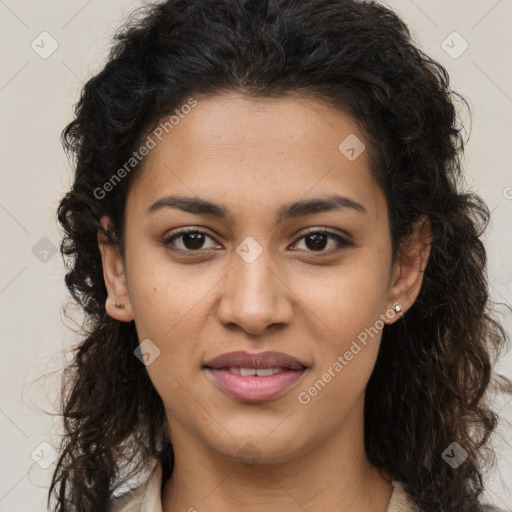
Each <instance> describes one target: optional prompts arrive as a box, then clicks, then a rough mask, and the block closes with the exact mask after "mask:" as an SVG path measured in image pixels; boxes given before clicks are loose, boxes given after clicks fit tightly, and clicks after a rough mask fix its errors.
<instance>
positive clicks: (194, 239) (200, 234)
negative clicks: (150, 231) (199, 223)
mask: <svg viewBox="0 0 512 512" xmlns="http://www.w3.org/2000/svg"><path fill="white" fill-rule="evenodd" d="M179 239H181V244H178V245H176V244H175V240H179ZM207 239H210V240H213V238H212V237H210V236H209V235H208V234H206V233H205V232H204V231H199V230H198V229H183V230H181V231H178V232H177V233H175V234H173V235H171V236H169V237H166V238H165V239H164V240H163V241H162V243H163V244H164V245H165V246H167V247H168V248H169V249H170V250H171V251H181V252H198V251H200V250H201V249H205V247H204V243H205V241H206V240H207ZM180 245H181V246H180ZM172 246H174V248H173V247H172ZM211 248H212V247H206V249H211Z"/></svg>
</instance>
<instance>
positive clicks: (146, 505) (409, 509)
mask: <svg viewBox="0 0 512 512" xmlns="http://www.w3.org/2000/svg"><path fill="white" fill-rule="evenodd" d="M392 485H393V492H392V494H391V500H390V502H389V505H388V508H387V509H386V512H417V509H415V508H414V507H413V506H412V505H411V503H410V501H409V499H408V498H407V495H406V494H405V492H404V490H403V488H402V485H401V484H400V482H397V481H394V480H393V482H392ZM161 489H162V466H161V464H160V462H158V463H157V464H156V465H155V468H154V469H153V472H152V473H151V475H150V477H149V478H148V480H147V482H146V484H145V485H141V486H140V487H138V488H137V489H135V490H133V491H131V492H129V493H128V494H125V495H123V496H121V497H119V498H118V499H117V500H115V501H114V504H113V507H112V512H162V498H161ZM192 510H193V508H192Z"/></svg>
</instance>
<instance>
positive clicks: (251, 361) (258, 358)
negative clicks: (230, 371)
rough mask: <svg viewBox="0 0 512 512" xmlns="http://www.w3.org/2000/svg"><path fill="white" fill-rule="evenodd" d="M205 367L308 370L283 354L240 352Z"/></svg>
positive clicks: (225, 356) (217, 358) (226, 355)
mask: <svg viewBox="0 0 512 512" xmlns="http://www.w3.org/2000/svg"><path fill="white" fill-rule="evenodd" d="M204 366H205V367H208V368H214V369H220V368H255V369H258V368H262V369H264V368H290V369H291V370H303V369H304V368H307V366H306V365H304V364H302V363H301V362H300V361H299V360H298V359H296V358H295V357H292V356H289V355H288V354H283V353H281V352H271V351H267V352H259V353H257V354H254V353H250V352H245V351H243V350H239V351H237V352H228V353H226V354H222V355H220V356H218V357H216V358H215V359H211V360H210V361H208V362H207V363H205V364H204Z"/></svg>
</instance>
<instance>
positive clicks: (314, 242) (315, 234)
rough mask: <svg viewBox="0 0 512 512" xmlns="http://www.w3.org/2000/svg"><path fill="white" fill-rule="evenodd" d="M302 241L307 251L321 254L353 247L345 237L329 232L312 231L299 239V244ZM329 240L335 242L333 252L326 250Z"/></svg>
mask: <svg viewBox="0 0 512 512" xmlns="http://www.w3.org/2000/svg"><path fill="white" fill-rule="evenodd" d="M301 240H304V245H305V246H306V250H307V251H310V252H320V253H331V252H335V251H336V250H337V249H338V250H339V249H343V248H345V247H349V246H351V245H352V244H351V243H350V242H348V241H347V240H345V239H344V238H343V237H341V236H339V235H337V234H335V233H331V232H329V231H310V232H309V233H307V234H305V235H304V236H302V237H301V238H299V240H298V242H300V241H301ZM329 240H333V241H334V242H335V244H334V248H333V249H331V250H325V248H326V246H327V245H328V242H329ZM296 243H297V242H296ZM336 245H337V247H336Z"/></svg>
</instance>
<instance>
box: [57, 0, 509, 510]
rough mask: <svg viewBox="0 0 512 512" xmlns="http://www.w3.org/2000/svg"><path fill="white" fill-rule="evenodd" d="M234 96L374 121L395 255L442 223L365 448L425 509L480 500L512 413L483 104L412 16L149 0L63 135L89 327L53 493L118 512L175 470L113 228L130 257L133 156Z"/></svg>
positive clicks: (75, 267) (381, 386)
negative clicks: (478, 149) (493, 398)
mask: <svg viewBox="0 0 512 512" xmlns="http://www.w3.org/2000/svg"><path fill="white" fill-rule="evenodd" d="M227 91H236V92H241V93H243V94H245V95H247V96H248V97H256V98H260V97H261V98H263V97H271V96H272V97H280V96H283V95H285V94H287V93H302V94H304V95H309V96H310V97H314V98H317V99H319V100H322V101H324V102H327V104H329V105H331V106H332V108H333V109H340V110H341V111H344V112H346V113H349V114H350V115H351V116H353V117H354V118H355V119H357V120H358V121H359V122H360V124H361V126H362V127H363V128H364V130H365V131H366V134H367V142H368V146H369V148H370V149H371V155H372V159H371V160H372V169H371V170H372V173H373V175H374V177H375V179H376V180H377V182H378V183H379V185H380V186H381V187H382V189H383V191H384V192H385V195H386V199H387V204H388V211H389V220H390V229H391V239H392V242H393V244H392V249H393V257H394V258H396V257H398V255H399V251H400V243H401V242H402V241H403V240H404V239H405V238H406V237H407V236H408V235H409V234H410V233H411V226H412V225H413V223H414V221H415V220H417V219H419V218H420V217H421V216H425V217H426V218H428V220H429V221H430V224H431V228H432V234H433V240H432V245H431V252H430V259H429V262H428V265H427V267H426V269H425V271H424V280H423V285H422V288H421V291H420V294H419V296H418V298H417V300H416V302H415V304H414V305H413V306H412V307H411V308H410V310H409V311H407V313H406V314H405V317H404V318H403V319H402V320H400V321H398V322H395V323H394V324H392V325H386V326H385V327H384V330H383V334H382V341H381V347H380V351H379V355H378V359H377V363H376V366H375V368H374V371H373V373H372V375H371V378H370V380H369V383H368V386H367V389H366V401H365V432H364V436H365V446H366V452H367V456H368V458H369V460H370V461H371V463H372V464H374V465H375V466H376V467H379V468H383V469H385V470H387V471H388V472H389V473H390V474H391V475H392V476H393V477H394V478H395V479H397V480H399V481H401V482H402V484H403V486H404V488H405V490H406V492H407V493H408V495H409V496H410V498H411V499H412V500H413V501H414V502H415V503H416V504H417V505H418V506H419V507H420V509H421V510H422V511H432V512H460V511H462V510H464V511H474V510H480V506H479V504H478V497H479V495H480V494H481V493H482V491H483V482H482V470H483V468H484V466H485V465H487V464H489V457H488V455H489V454H491V452H492V451H491V450H490V449H489V448H488V445H489V438H490V435H491V433H492V432H493V430H494V429H495V427H496V425H497V420H498V415H497V412H496V411H494V410H493V409H492V408H491V406H490V404H489V403H488V397H487V393H486V391H488V390H490V389H491V387H492V386H491V384H492V383H495V384H496V387H498V388H505V384H506V385H507V386H508V391H510V390H511V385H512V384H511V383H510V381H508V380H507V379H504V378H503V379H502V380H500V379H498V378H496V379H495V378H493V373H492V366H493V364H494V362H495V360H496V359H497V357H499V356H500V355H501V353H502V352H503V349H504V348H505V347H506V345H507V337H506V333H505V331H504V329H503V327H502V325H501V324H500V323H499V322H498V321H497V319H496V318H495V310H494V307H495V305H494V304H492V303H491V301H490V299H489V296H488V281H487V277H486V251H485V248H484V245H483V242H482V240H481V237H482V233H483V231H484V230H485V228H486V225H487V223H488V220H489V211H488V208H487V207H486V205H485V204H484V202H483V201H482V200H481V198H480V197H479V196H478V195H477V194H475V193H472V192H469V191H467V190H465V184H464V177H463V174H462V170H461V167H462V166H461V155H462V154H463V150H464V144H465V143H466V140H465V138H464V135H463V134H464V127H463V126H462V124H461V122H460V116H459V115H458V113H457V105H460V106H461V107H464V106H465V107H466V108H469V107H468V105H467V102H466V101H465V99H464V98H463V97H462V96H461V95H460V94H458V93H455V92H454V91H452V90H451V88H450V84H449V76H448V74H447V72H446V70H445V69H444V68H443V67H442V66H441V65H440V64H439V63H437V62H435V61H433V60H432V59H431V58H429V57H428V56H427V55H425V54H424V53H423V52H422V51H421V50H420V49H418V48H417V47H416V46H415V45H414V44H413V42H412V39H411V35H410V32H409V30H408V28H407V27H406V25H405V24H404V23H403V21H402V20H401V19H400V18H399V17H398V16H397V15H396V14H395V13H393V12H392V11H391V10H389V9H387V8H386V7H384V6H382V5H380V4H378V3H376V2H371V1H356V0H245V1H244V0H215V1H212V0H168V1H165V2H163V3H160V4H150V5H147V6H145V7H143V8H142V9H141V10H138V11H137V12H136V13H135V14H134V15H133V16H132V17H131V18H130V19H129V20H128V21H127V23H126V25H124V26H123V27H122V28H121V29H120V30H119V31H118V32H117V33H116V36H115V40H114V44H113V46H112V49H111V52H110V55H109V58H108V62H107V63H106V65H105V66H104V68H103V69H102V71H101V72H99V73H98V74H97V75H96V76H94V77H92V78H91V79H90V80H89V81H88V82H87V83H86V84H85V85H84V87H83V90H82V92H81V97H80V100H79V102H78V104H77V105H76V108H75V117H74V120H73V121H72V122H71V123H70V124H69V125H68V126H67V127H66V128H65V130H64V131H63V144H64V147H65V149H66V150H67V151H68V153H69V154H71V155H72V156H73V163H74V169H75V174H74V182H73V184H72V187H71V189H70V191H68V192H67V193H66V194H65V196H64V197H63V198H62V200H61V202H60V205H59V208H58V220H59V222H60V224H61V225H62V227H63V230H64V236H63V240H62V244H61V252H62V255H63V257H64V259H65V261H66V264H67V265H68V272H67V274H66V285H67V287H68V289H69V291H70V292H71V294H72V297H73V299H74V300H75V301H77V303H78V304H79V306H80V307H81V308H83V311H84V313H85V320H84V324H83V334H84V336H83V340H81V341H80V343H79V344H78V345H77V347H76V349H75V352H74V360H73V362H72V363H71V364H70V365H69V367H68V368H67V369H66V370H65V372H64V377H63V392H62V415H63V421H64V427H65V436H64V437H63V440H62V445H61V447H60V457H59V460H58V464H57V467H56V470H55V473H54V475H53V480H52V484H51V488H50V491H49V494H48V502H49V504H50V502H51V499H52V496H53V497H54V498H55V501H56V504H55V507H54V508H53V510H54V511H56V512H64V511H66V512H67V511H83V512H85V511H94V512H98V511H102V510H108V508H109V503H110V499H111V497H112V494H113V492H114V491H115V489H116V488H118V487H119V485H120V484H121V483H122V482H124V481H126V479H127V478H128V477H133V476H135V475H137V474H140V472H142V471H144V470H147V469H148V468H149V467H150V465H151V463H152V462H153V461H154V460H155V459H157V458H159V457H160V458H161V459H162V461H163V463H164V474H165V475H166V476H168V475H169V474H170V473H171V472H172V466H173V457H172V446H170V444H169V432H168V426H167V422H166V417H165V413H164V407H163V403H162V400H161V398H160V397H159V395H158V393H157V392H156V390H155V388H154V387H153V385H152V383H151V381H150V379H149V377H148V375H147V372H146V369H145V367H144V365H142V364H141V363H140V361H139V360H138V359H137V358H136V357H134V350H135V349H136V347H137V346H138V339H137V334H136V330H135V327H134V323H133V322H130V323H122V322H118V321H116V320H114V319H113V318H111V317H110V316H108V315H107V314H106V312H105V300H106V298H107V291H106V287H105V284H104V280H103V274H102V262H101V256H100V252H99V248H98V233H99V232H102V233H103V234H104V235H105V236H107V237H108V239H109V240H110V241H111V243H113V244H117V245H118V246H119V248H120V249H121V251H124V247H123V245H124V244H123V222H124V208H125V200H126V197H127V192H128V190H129V188H130V186H131V185H132V184H133V182H134V179H135V178H136V176H137V173H138V170H139V169H140V167H141V165H142V164H141V163H140V162H137V163H135V164H134V165H131V167H130V166H129V167H126V163H127V162H129V161H130V158H131V157H132V155H133V153H134V151H136V150H137V149H138V148H139V147H140V146H141V145H142V143H143V141H144V140H146V138H147V136H148V134H150V133H152V130H153V129H154V128H155V127H157V126H158V123H159V122H160V121H161V120H162V118H163V117H164V116H169V115H172V114H173V113H175V112H176V110H177V109H178V110H179V109H180V107H181V106H182V105H184V104H186V103H187V101H188V100H189V99H190V98H191V97H192V96H194V95H197V96H198V97H207V96H213V95H215V94H218V93H221V92H227ZM141 162H143V160H142V161H141ZM132 163H133V162H132ZM123 166H124V167H123ZM121 168H124V169H125V171H126V172H124V173H119V172H118V170H119V169H121ZM116 173H117V174H116ZM121 174H122V179H117V178H116V180H115V181H113V176H114V175H116V176H117V177H118V178H119V177H120V175H121ZM107 183H110V186H107V185H106V184H107ZM105 195H107V197H105ZM104 215H106V216H108V217H109V218H110V219H111V220H112V227H111V229H109V230H108V231H105V230H104V229H103V227H102V226H101V224H100V219H101V218H102V217H103V216H104ZM503 383H505V384H503ZM453 442H457V443H458V444H459V445H460V446H461V447H463V449H464V450H465V451H466V452H467V454H468V456H467V459H466V460H465V461H464V462H463V463H462V464H461V465H460V466H459V467H458V468H457V469H454V468H452V467H451V466H450V465H449V464H447V463H446V461H445V460H444V459H443V456H442V455H443V452H444V451H445V449H446V448H447V447H449V446H450V445H451V443H453ZM130 464H131V466H130ZM130 469H131V471H130Z"/></svg>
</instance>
